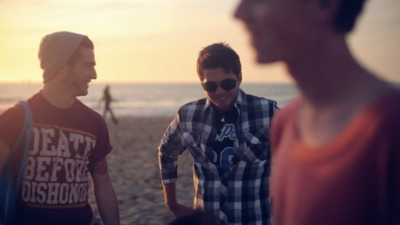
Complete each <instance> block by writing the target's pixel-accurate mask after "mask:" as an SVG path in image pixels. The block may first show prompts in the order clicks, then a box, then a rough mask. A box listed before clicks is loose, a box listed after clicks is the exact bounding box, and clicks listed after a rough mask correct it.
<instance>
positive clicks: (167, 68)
mask: <svg viewBox="0 0 400 225" xmlns="http://www.w3.org/2000/svg"><path fill="white" fill-rule="evenodd" d="M237 3H238V0H86V1H82V0H68V1H65V0H0V52H1V54H0V82H41V73H42V72H41V70H40V68H39V61H38V58H37V51H38V45H39V42H40V39H41V38H42V37H43V36H44V35H46V34H48V33H52V32H54V31H61V30H68V31H73V32H78V33H83V34H86V35H88V36H89V37H90V38H91V39H92V40H93V41H94V43H95V54H96V60H97V64H98V65H97V66H96V69H97V72H98V82H197V79H198V78H197V75H196V70H195V62H196V58H197V54H198V52H199V50H200V49H201V48H203V47H205V46H206V45H209V44H211V43H214V42H221V41H223V42H227V43H229V44H230V45H231V46H232V47H233V48H234V49H235V50H236V51H237V52H238V53H239V55H240V57H241V60H242V64H243V76H244V82H291V80H290V78H289V76H287V74H286V71H285V70H284V69H283V67H282V65H280V64H273V65H268V66H265V65H264V66H260V65H257V64H256V63H255V62H254V54H253V51H252V49H251V47H250V45H249V40H248V36H247V34H246V32H245V31H244V30H243V27H242V24H241V23H240V22H239V21H237V20H235V19H234V18H233V16H232V15H233V11H234V9H235V7H236V5H237ZM399 12H400V1H399V0H369V2H368V4H367V7H366V8H365V11H364V14H363V16H362V17H361V18H360V23H359V24H358V27H357V29H356V31H355V32H354V33H353V34H352V35H351V36H350V37H349V42H350V44H351V48H352V49H353V51H354V53H355V55H356V57H357V58H359V59H360V61H361V62H362V63H364V64H366V65H367V67H368V68H370V69H371V70H373V71H375V72H377V73H379V74H382V77H383V78H385V79H389V80H393V81H400V73H399V71H400V63H399V62H400V61H399V59H400V13H399Z"/></svg>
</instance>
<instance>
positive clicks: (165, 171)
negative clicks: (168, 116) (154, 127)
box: [158, 115, 185, 184]
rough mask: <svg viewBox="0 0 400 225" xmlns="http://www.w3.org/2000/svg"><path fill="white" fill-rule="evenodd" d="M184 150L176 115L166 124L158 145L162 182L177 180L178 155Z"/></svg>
mask: <svg viewBox="0 0 400 225" xmlns="http://www.w3.org/2000/svg"><path fill="white" fill-rule="evenodd" d="M184 150H185V147H184V146H183V144H182V133H181V128H180V122H179V115H177V116H176V117H175V118H174V120H173V121H172V122H171V124H170V125H169V126H168V128H167V130H166V131H165V133H164V136H163V137H162V139H161V142H160V145H159V146H158V163H159V167H160V175H161V180H162V182H163V183H164V184H168V183H173V182H175V181H176V180H177V177H178V156H179V155H180V154H182V152H183V151H184Z"/></svg>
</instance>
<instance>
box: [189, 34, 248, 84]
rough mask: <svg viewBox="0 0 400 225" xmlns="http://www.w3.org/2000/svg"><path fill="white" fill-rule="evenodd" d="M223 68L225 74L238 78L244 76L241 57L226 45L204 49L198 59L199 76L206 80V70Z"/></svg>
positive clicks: (213, 45) (221, 44) (214, 45)
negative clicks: (231, 73) (231, 74)
mask: <svg viewBox="0 0 400 225" xmlns="http://www.w3.org/2000/svg"><path fill="white" fill-rule="evenodd" d="M220 67H221V68H222V69H223V70H224V71H225V73H230V72H233V73H234V74H235V75H236V76H237V77H241V76H242V66H241V64H240V58H239V55H238V54H237V53H236V52H235V51H234V50H233V49H232V48H231V47H230V46H229V45H228V44H226V43H222V42H221V43H214V44H212V45H209V46H207V47H205V48H203V49H202V50H201V51H200V53H199V57H198V58H197V74H198V76H199V78H200V80H203V79H204V70H205V69H216V68H220Z"/></svg>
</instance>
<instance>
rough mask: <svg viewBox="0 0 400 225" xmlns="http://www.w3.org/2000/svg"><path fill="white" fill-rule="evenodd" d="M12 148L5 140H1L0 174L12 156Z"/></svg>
mask: <svg viewBox="0 0 400 225" xmlns="http://www.w3.org/2000/svg"><path fill="white" fill-rule="evenodd" d="M10 151H11V148H10V146H9V145H8V144H7V142H5V141H4V140H2V139H0V172H1V170H2V169H3V166H4V164H5V163H6V160H7V158H8V156H9V154H10Z"/></svg>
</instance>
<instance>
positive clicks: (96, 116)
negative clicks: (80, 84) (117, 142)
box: [76, 99, 103, 120]
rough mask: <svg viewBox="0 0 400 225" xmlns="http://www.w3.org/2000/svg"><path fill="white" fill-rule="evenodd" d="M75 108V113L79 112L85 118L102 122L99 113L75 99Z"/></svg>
mask: <svg viewBox="0 0 400 225" xmlns="http://www.w3.org/2000/svg"><path fill="white" fill-rule="evenodd" d="M76 104H77V106H76V107H77V108H76V111H79V113H82V114H84V115H85V116H90V117H92V118H94V119H96V120H103V117H102V116H101V115H100V113H98V112H96V111H95V110H93V109H92V108H90V107H89V106H87V105H85V104H84V103H83V102H81V101H80V100H78V99H77V103H76Z"/></svg>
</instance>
